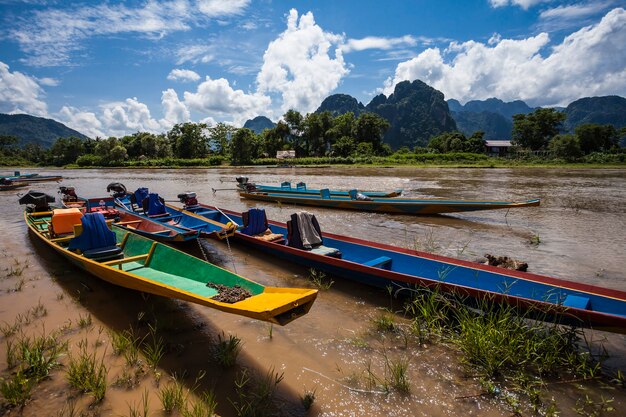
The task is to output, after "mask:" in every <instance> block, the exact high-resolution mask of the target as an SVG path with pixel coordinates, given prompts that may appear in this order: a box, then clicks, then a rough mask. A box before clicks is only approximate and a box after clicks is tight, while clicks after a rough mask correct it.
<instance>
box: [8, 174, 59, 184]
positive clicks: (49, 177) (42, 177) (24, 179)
mask: <svg viewBox="0 0 626 417" xmlns="http://www.w3.org/2000/svg"><path fill="white" fill-rule="evenodd" d="M12 180H13V181H14V182H27V183H31V182H44V181H63V176H61V175H39V174H36V175H34V176H32V177H30V176H29V177H21V176H20V177H17V178H14V179H12Z"/></svg>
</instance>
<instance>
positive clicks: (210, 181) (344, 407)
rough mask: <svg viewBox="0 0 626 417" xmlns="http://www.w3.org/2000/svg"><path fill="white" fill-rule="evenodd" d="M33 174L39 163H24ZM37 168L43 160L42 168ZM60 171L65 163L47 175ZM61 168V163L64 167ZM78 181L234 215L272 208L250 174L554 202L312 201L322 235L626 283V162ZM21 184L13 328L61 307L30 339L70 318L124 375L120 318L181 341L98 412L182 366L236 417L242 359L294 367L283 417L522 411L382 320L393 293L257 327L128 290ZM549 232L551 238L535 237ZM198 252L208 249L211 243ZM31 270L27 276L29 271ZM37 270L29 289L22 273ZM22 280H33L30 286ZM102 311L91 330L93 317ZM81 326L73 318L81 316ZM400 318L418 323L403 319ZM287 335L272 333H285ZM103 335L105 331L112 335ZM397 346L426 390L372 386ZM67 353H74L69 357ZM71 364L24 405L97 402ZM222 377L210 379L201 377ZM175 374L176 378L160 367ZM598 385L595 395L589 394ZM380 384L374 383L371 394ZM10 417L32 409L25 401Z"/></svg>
mask: <svg viewBox="0 0 626 417" xmlns="http://www.w3.org/2000/svg"><path fill="white" fill-rule="evenodd" d="M22 171H24V172H26V170H24V169H23V170H22ZM32 171H36V170H32ZM45 172H47V173H51V172H52V171H50V170H46V171H45ZM59 172H60V171H59ZM62 174H63V175H64V177H65V180H64V181H63V183H62V184H63V185H66V186H67V185H73V186H75V187H76V189H77V192H78V193H79V194H80V195H83V196H86V197H97V196H101V195H105V194H106V185H107V184H108V183H110V182H114V181H120V182H122V183H124V184H125V185H126V186H127V187H128V189H129V190H133V189H135V188H137V187H139V186H148V187H150V188H151V190H153V191H158V192H159V193H160V194H161V195H162V196H164V197H165V198H166V199H168V200H173V199H175V198H176V194H178V193H180V192H183V191H196V192H197V193H198V195H199V200H200V201H202V202H206V203H209V204H215V205H219V206H221V207H224V208H229V209H233V210H245V209H247V208H249V207H255V206H261V204H260V203H256V202H248V201H245V200H240V199H239V197H238V195H237V193H236V192H234V191H217V192H216V193H215V195H213V193H212V192H211V189H212V188H215V189H219V188H230V189H234V182H233V179H234V177H235V176H236V175H239V174H245V175H247V176H248V177H250V179H251V180H252V181H256V182H258V183H264V184H278V183H280V181H282V180H291V181H292V183H296V182H298V181H305V182H307V184H308V185H309V186H310V187H311V188H319V187H322V186H329V187H331V188H344V189H346V188H361V189H364V188H367V189H378V190H387V189H395V188H403V189H404V190H405V192H406V195H407V197H442V198H451V199H452V198H455V199H474V200H480V199H493V200H525V199H529V198H541V199H542V205H541V206H540V207H538V208H529V209H519V210H511V211H510V212H509V213H508V214H507V213H504V212H482V213H476V214H468V215H465V214H464V215H453V216H438V217H413V216H394V215H383V214H364V213H358V212H349V211H339V210H323V209H315V208H313V207H311V208H308V209H307V210H309V211H311V212H313V213H314V214H316V216H317V217H318V219H319V220H320V223H321V225H322V230H329V231H333V232H337V233H341V234H347V235H354V236H359V237H363V238H365V239H371V240H377V241H380V242H385V243H390V244H394V245H398V246H404V247H414V248H418V249H422V250H424V249H426V250H431V251H436V252H438V253H442V254H446V255H451V256H455V257H461V258H464V259H470V260H474V259H477V258H480V257H482V255H483V254H484V253H492V254H496V255H508V256H512V257H514V258H517V259H522V260H524V261H526V262H528V263H529V265H530V268H529V270H530V271H532V272H537V273H542V274H547V275H554V276H558V277H562V278H567V279H572V280H579V281H582V282H588V283H592V284H595V285H603V286H608V287H611V288H617V289H621V290H625V289H626V280H624V278H623V265H625V264H626V253H625V251H624V248H626V236H625V235H624V233H623V230H626V228H625V226H626V224H625V223H626V216H624V211H626V206H625V205H624V202H625V201H626V189H625V188H624V184H626V172H624V171H620V170H579V171H576V170H574V171H572V170H570V171H565V170H545V169H520V170H511V169H463V170H456V169H414V168H354V167H350V168H306V169H295V168H281V169H277V168H253V169H246V170H243V169H232V168H228V169H216V170H128V171H124V170H64V171H62ZM57 187H58V184H55V183H43V184H36V185H34V186H33V187H31V188H32V189H37V190H41V191H45V192H47V193H49V194H53V195H54V194H56V191H57ZM15 194H16V193H15V192H12V193H3V194H2V195H1V196H0V207H1V208H2V210H3V213H5V217H4V220H3V221H2V222H1V226H0V233H2V234H3V235H4V236H5V238H4V239H3V240H2V242H1V243H0V245H1V246H0V250H1V254H0V290H1V293H0V300H1V301H0V305H1V307H0V323H5V322H6V323H14V322H15V319H16V316H17V315H18V314H22V315H24V314H25V313H26V312H27V311H28V310H29V309H31V308H32V307H34V306H36V305H37V304H38V303H41V304H43V305H44V306H45V308H46V310H47V315H46V316H44V317H42V318H39V319H37V320H34V321H33V322H32V323H30V324H28V325H23V326H22V330H23V331H24V332H25V333H27V334H41V333H42V332H43V331H45V332H51V331H54V330H59V329H62V331H63V337H64V339H65V340H69V341H70V346H71V347H73V349H76V347H77V346H78V344H79V343H80V341H81V340H83V339H86V340H87V343H88V344H89V346H92V347H93V348H94V349H95V350H96V351H97V352H98V355H99V357H104V358H105V363H106V364H108V366H109V380H110V383H113V382H114V381H115V380H116V378H119V376H120V375H122V374H123V372H124V369H125V364H124V360H123V359H122V358H120V357H117V356H115V355H114V354H113V353H112V348H111V344H110V339H111V338H110V336H109V335H108V333H107V330H108V329H113V330H116V331H119V332H121V331H124V330H126V329H128V328H129V327H130V326H132V327H133V328H135V329H137V331H138V332H143V333H145V332H146V331H147V324H148V323H154V322H155V321H156V323H157V325H158V328H159V335H161V336H162V337H163V338H164V339H165V343H166V354H165V356H164V358H163V360H162V361H161V363H160V366H159V369H158V370H157V371H156V372H155V371H151V370H149V369H147V367H146V366H145V365H144V370H143V373H142V374H141V375H140V377H139V383H138V384H137V385H136V386H134V387H133V388H132V389H126V388H115V387H111V386H110V387H109V389H108V391H107V394H106V397H105V400H104V401H103V402H102V404H100V405H98V406H97V407H93V408H92V409H91V412H92V413H93V415H129V404H131V405H132V404H139V403H140V401H141V396H142V393H143V392H144V391H145V390H147V392H148V393H149V402H150V410H151V413H150V415H164V414H163V413H162V412H161V411H160V408H161V407H160V401H159V399H158V391H159V388H160V387H163V386H164V384H167V383H168V380H169V379H170V377H169V375H178V376H179V377H180V378H181V379H182V380H183V381H184V384H185V387H186V388H188V389H191V388H192V387H194V386H196V385H197V386H198V389H197V391H198V392H200V391H201V390H203V389H214V390H215V392H216V395H217V399H218V403H219V405H218V408H217V412H218V413H219V414H220V415H224V416H229V415H236V413H235V410H234V407H233V406H232V405H231V403H230V402H229V400H228V399H229V398H230V400H231V401H236V400H237V396H236V392H235V391H236V390H235V385H234V380H235V379H236V377H237V375H238V374H240V372H241V370H242V369H248V370H249V371H250V372H251V373H254V374H258V375H266V374H267V373H268V372H269V371H270V370H274V371H275V372H278V373H284V380H283V381H282V382H281V383H280V384H279V385H278V387H279V392H278V398H279V401H278V402H277V403H278V405H279V410H278V414H280V415H289V416H291V415H293V416H298V415H306V411H305V410H304V408H303V406H302V404H301V402H300V399H301V397H302V396H303V395H304V394H305V393H306V392H311V391H315V402H314V406H313V409H312V410H311V411H310V412H309V413H310V414H309V415H321V416H357V415H373V416H387V415H389V416H405V415H416V416H465V415H480V416H506V415H511V410H510V408H508V407H507V406H506V405H504V404H502V403H501V402H499V401H497V400H494V399H492V398H488V397H485V396H482V395H480V394H481V393H482V389H481V387H480V385H479V383H478V381H477V380H476V379H475V378H472V377H471V376H468V375H466V372H465V370H464V368H463V367H462V366H461V364H460V363H459V358H458V354H457V353H456V352H455V351H454V349H451V348H449V347H446V346H442V345H428V346H423V345H419V344H417V343H416V342H415V341H412V340H410V341H409V342H407V341H406V339H404V338H403V337H402V336H401V335H398V334H397V333H396V334H394V333H384V332H383V333H381V332H379V331H376V329H375V327H374V325H373V324H372V319H373V318H374V317H376V316H377V315H379V314H380V311H381V309H383V308H389V307H392V308H395V309H398V308H399V307H400V306H399V304H398V302H397V301H396V300H393V299H390V297H389V295H388V294H386V293H385V292H384V291H383V292H381V291H378V290H375V289H370V288H368V287H365V286H360V285H357V284H354V283H351V282H347V281H343V280H341V279H340V278H338V277H332V279H333V280H334V281H335V282H334V284H333V285H332V287H331V288H330V289H329V290H323V291H321V292H320V295H319V297H318V300H317V301H316V303H315V305H314V306H313V308H312V310H311V312H310V313H309V314H308V315H307V316H305V317H303V318H300V319H298V320H296V321H294V322H293V323H290V324H289V325H287V326H285V327H278V326H273V327H271V328H270V326H269V325H268V324H265V323H261V322H255V321H252V320H249V319H246V318H242V317H237V316H231V315H228V314H225V313H221V312H218V311H215V310H210V309H207V308H204V307H200V306H195V305H192V304H188V303H185V302H178V301H174V300H169V299H163V298H160V297H154V296H145V295H142V294H140V293H136V292H133V291H129V290H125V289H123V288H118V287H115V286H112V285H110V284H107V283H105V282H102V281H100V280H98V279H97V278H95V277H92V276H90V275H88V274H86V273H84V272H82V271H80V270H77V269H76V268H74V267H72V266H70V265H68V264H67V263H65V262H64V261H63V260H62V258H60V257H58V256H57V255H55V254H53V253H52V251H50V250H48V249H47V248H46V247H45V246H43V245H42V244H39V243H37V242H36V241H35V239H33V238H32V237H30V236H29V234H28V233H27V228H26V226H25V225H24V223H23V219H22V217H21V215H20V213H21V208H20V207H19V206H18V205H17V197H16V195H15ZM264 207H265V208H266V209H267V212H268V216H269V217H270V218H274V219H277V220H281V221H285V220H286V219H287V218H288V216H289V214H291V213H292V212H293V211H295V210H296V209H298V208H295V207H287V206H282V207H279V206H272V205H264ZM533 239H534V241H535V242H536V240H537V239H538V240H539V244H532V243H531V242H532V241H533ZM203 246H204V247H205V248H206V249H208V251H209V255H210V257H211V258H212V259H213V260H214V261H215V262H216V263H221V264H222V265H223V266H224V267H226V268H228V269H230V270H233V269H236V272H237V273H239V274H241V275H243V276H246V277H248V278H251V279H253V280H255V281H257V282H260V283H262V284H264V285H280V286H299V287H301V286H311V285H310V284H309V283H308V281H307V277H308V275H309V272H308V271H307V270H306V269H304V268H301V267H299V266H296V265H293V264H286V263H282V262H281V261H280V260H279V259H277V258H272V257H269V256H267V255H264V254H261V253H260V252H255V251H253V250H249V249H246V248H240V247H235V246H233V247H231V248H229V247H228V246H227V245H226V244H223V243H219V242H207V243H206V244H203ZM182 249H183V250H185V251H187V252H190V253H192V254H194V255H196V256H202V254H201V251H200V249H199V248H198V245H197V244H196V243H188V244H185V245H183V246H182ZM18 271H21V272H20V274H19V275H18V273H17V272H18ZM22 280H23V281H24V283H23V284H20V283H21V282H22ZM20 286H21V290H19V291H15V289H16V288H19V287H20ZM88 316H90V317H92V319H93V323H92V325H91V326H88V327H86V328H80V326H79V325H78V323H79V321H80V320H81V318H85V317H88ZM70 321H71V322H70ZM396 321H397V322H398V323H399V325H400V326H401V327H402V326H405V327H406V326H408V322H407V321H405V319H403V317H402V316H401V315H397V316H396ZM222 332H223V333H224V334H225V335H229V334H233V335H236V336H237V337H239V338H241V340H242V352H241V354H240V356H239V358H238V360H237V366H236V367H235V368H234V369H229V370H224V369H222V368H221V367H220V366H219V365H218V364H217V363H216V361H215V359H214V358H213V355H212V354H211V347H212V346H213V345H214V344H215V341H216V340H217V338H218V335H221V334H222ZM270 335H271V337H270ZM590 337H592V338H594V339H606V341H605V345H606V347H607V349H608V350H609V352H610V353H612V354H613V357H612V358H611V360H610V361H609V363H608V364H609V366H611V367H613V368H614V369H615V368H621V369H624V368H626V367H625V366H624V364H625V363H626V343H624V342H625V341H626V339H625V338H624V336H621V335H610V334H604V333H599V332H598V333H595V334H594V333H590ZM2 339H3V340H2V341H0V343H1V344H0V371H1V372H2V373H1V375H2V376H6V375H7V374H8V373H9V371H7V369H6V368H7V366H6V344H5V340H4V339H6V338H5V337H2ZM98 341H99V342H98ZM385 357H388V358H391V359H392V360H394V359H404V358H406V359H408V360H409V374H408V375H409V381H410V384H411V390H410V394H408V395H406V394H401V393H398V392H395V391H393V390H392V391H391V392H390V393H389V394H382V393H378V391H380V389H379V388H378V387H371V386H369V387H368V386H367V382H368V378H367V375H368V372H367V371H368V369H370V370H371V371H372V372H373V374H374V375H377V376H379V377H383V376H384V372H385V371H384V367H383V364H384V361H385ZM61 362H64V363H67V360H66V358H62V359H61ZM65 372H66V369H65V368H63V367H61V368H58V369H56V370H55V371H54V372H53V373H52V377H51V378H50V379H49V380H46V381H44V382H42V383H41V384H40V385H39V387H38V388H37V389H35V390H34V393H33V399H32V401H31V402H30V403H29V404H28V405H27V406H26V407H25V408H24V410H23V412H24V413H23V414H24V415H29V416H39V415H57V412H58V411H59V410H61V409H62V407H63V406H64V405H65V404H66V402H67V399H68V397H71V398H76V399H77V401H78V403H77V404H78V405H77V408H78V409H81V410H83V409H88V406H89V403H90V398H89V395H79V394H78V393H75V392H74V391H73V390H71V389H69V388H68V384H67V382H66V379H65ZM203 372H206V374H205V376H204V377H203V378H202V379H201V380H200V381H197V382H196V377H197V376H198V375H202V374H203ZM158 375H160V378H159V376H158ZM581 387H583V388H584V390H582V389H581ZM364 391H369V392H364ZM584 394H589V395H591V396H594V398H599V396H600V395H603V396H604V397H605V398H614V402H613V404H612V405H613V406H614V407H615V408H616V409H617V410H619V409H623V407H624V404H626V395H625V394H624V392H623V390H621V389H620V390H610V391H609V390H604V389H603V388H602V385H601V384H598V383H593V382H592V383H585V384H584V386H582V384H558V385H554V386H552V387H549V388H548V391H547V399H549V397H550V396H552V397H554V398H555V400H556V401H557V403H558V407H559V410H560V411H561V415H564V416H567V415H577V414H576V413H575V412H574V411H573V408H574V406H575V405H576V401H577V400H578V398H579V397H580V396H581V395H584ZM9 415H17V412H16V410H10V413H9Z"/></svg>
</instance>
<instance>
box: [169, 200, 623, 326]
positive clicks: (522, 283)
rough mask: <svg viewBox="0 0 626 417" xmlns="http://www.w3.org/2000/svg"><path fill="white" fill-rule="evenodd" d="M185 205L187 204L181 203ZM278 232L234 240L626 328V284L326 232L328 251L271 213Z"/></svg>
mask: <svg viewBox="0 0 626 417" xmlns="http://www.w3.org/2000/svg"><path fill="white" fill-rule="evenodd" d="M180 210H182V209H180ZM193 211H194V212H195V214H196V215H197V216H198V217H206V218H209V219H210V220H211V223H210V225H208V226H207V227H215V226H214V225H215V223H222V224H223V225H224V226H223V227H222V229H219V230H218V229H217V228H216V229H214V230H215V233H214V234H213V236H214V237H218V235H220V234H223V233H224V230H225V229H227V228H228V227H227V223H228V222H231V223H232V222H235V223H237V224H238V225H240V226H241V225H242V224H243V223H242V215H241V213H237V212H233V211H229V210H222V209H219V208H217V207H212V206H207V205H199V206H198V207H197V208H194V209H193ZM269 226H270V229H271V231H272V232H273V233H275V234H282V235H283V237H284V238H285V239H282V240H276V241H266V240H262V239H259V238H256V237H252V236H248V235H246V234H244V233H241V232H240V231H237V232H234V235H233V237H232V240H233V241H234V242H241V243H244V244H247V245H250V246H253V247H254V248H257V249H259V250H260V251H263V252H267V253H270V254H272V255H275V256H277V257H279V258H281V259H286V260H289V261H292V262H295V263H298V264H301V265H304V266H306V267H311V268H316V269H319V270H322V271H325V272H327V273H330V274H333V275H334V276H338V277H344V278H348V279H352V280H354V281H357V282H360V283H363V284H368V285H373V286H376V287H379V288H388V287H390V286H392V287H393V288H394V289H399V288H419V287H430V288H438V289H439V290H441V291H444V292H451V293H457V294H461V295H466V296H470V297H473V298H475V299H478V298H481V297H490V299H493V300H494V301H495V302H498V303H502V304H509V305H513V306H515V307H516V308H519V309H522V310H524V309H533V308H537V309H539V311H542V312H550V315H549V316H546V319H550V320H558V321H559V322H561V323H566V324H574V325H578V326H589V327H593V328H596V329H601V330H606V331H611V332H617V333H626V292H624V291H618V290H613V289H607V288H601V287H597V286H593V285H588V284H583V283H580V282H575V281H569V280H563V279H558V278H552V277H548V276H544V275H538V274H532V273H527V272H520V271H511V270H507V269H502V268H497V267H493V266H489V265H484V264H479V263H474V262H468V261H463V260H459V259H454V258H450V257H445V256H439V255H434V254H431V253H426V252H420V251H415V250H411V249H404V248H399V247H396V246H391V245H386V244H382V243H377V242H371V241H367V240H364V239H358V238H353V237H347V236H342V235H338V234H333V233H325V232H322V236H323V245H324V246H325V247H330V248H335V249H337V250H339V251H340V252H341V257H340V258H336V257H331V256H326V255H321V254H318V253H315V252H313V251H307V250H302V249H297V248H295V247H292V246H289V242H288V241H286V238H288V230H287V227H286V225H285V223H279V222H275V221H271V220H270V221H269Z"/></svg>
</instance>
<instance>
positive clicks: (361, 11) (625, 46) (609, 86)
mask: <svg viewBox="0 0 626 417" xmlns="http://www.w3.org/2000/svg"><path fill="white" fill-rule="evenodd" d="M0 19H1V20H2V24H1V25H0V112H2V113H28V114H33V115H37V116H44V117H50V118H54V119H56V120H59V121H61V122H63V123H65V124H67V125H68V126H70V127H73V128H75V129H77V130H79V131H81V132H83V133H85V134H87V135H89V136H92V137H95V136H101V137H105V136H109V135H114V136H121V135H124V134H128V133H133V132H136V131H140V130H141V131H151V132H155V133H159V132H164V131H167V130H168V129H169V128H171V126H173V125H174V124H175V123H180V122H185V121H194V122H198V121H205V122H208V123H216V122H220V121H225V122H229V123H233V124H235V125H238V126H240V125H242V124H243V122H245V120H246V119H248V118H252V117H254V116H257V115H265V116H268V117H270V118H271V119H272V120H274V121H276V120H278V119H279V118H280V117H281V115H282V114H284V112H285V111H286V110H287V109H289V108H295V109H296V110H299V111H300V112H302V113H308V112H312V111H314V110H315V109H316V108H317V107H318V106H319V104H320V103H321V101H322V100H323V99H324V98H325V97H327V96H328V95H330V94H334V93H346V94H350V95H352V96H354V97H356V98H357V99H358V100H360V101H362V102H363V103H364V104H367V103H368V102H369V101H370V100H371V99H372V97H374V96H375V95H377V94H380V93H384V94H386V95H389V94H390V93H391V92H393V87H394V86H395V84H397V83H398V82H400V81H403V80H407V79H408V80H414V79H421V80H422V81H424V82H426V83H428V84H430V85H432V86H433V87H435V88H437V89H439V90H441V91H442V92H443V93H444V94H445V96H446V99H448V98H456V99H458V100H460V101H461V102H462V103H464V102H467V101H469V100H474V99H486V98H489V97H498V98H501V99H503V100H505V101H512V100H517V99H521V100H524V101H526V102H527V103H528V104H530V105H533V106H550V105H561V106H562V105H567V104H568V103H570V102H571V101H573V100H576V99H578V98H580V97H585V96H598V95H611V94H617V95H622V96H626V11H625V10H624V2H623V0H622V1H616V0H585V1H578V0H569V1H559V0H467V1H449V0H439V1H436V0H431V1H419V0H413V1H409V0H405V1H398V0H387V1H373V0H360V1H353V0H333V1H328V0H318V1H289V2H287V1H270V0H229V1H220V0H129V1H113V0H111V1H108V2H93V1H82V2H79V1H62V0H50V1H46V0H23V1H18V0H0Z"/></svg>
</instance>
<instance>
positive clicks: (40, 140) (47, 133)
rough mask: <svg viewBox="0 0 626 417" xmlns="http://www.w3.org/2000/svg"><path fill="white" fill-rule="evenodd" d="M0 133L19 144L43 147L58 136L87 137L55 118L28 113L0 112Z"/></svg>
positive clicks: (47, 146) (50, 144) (50, 143)
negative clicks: (16, 139) (15, 139)
mask: <svg viewBox="0 0 626 417" xmlns="http://www.w3.org/2000/svg"><path fill="white" fill-rule="evenodd" d="M0 135H2V136H14V137H16V138H18V139H19V143H18V145H20V146H23V145H26V144H27V143H33V144H36V145H40V146H42V147H44V148H49V147H50V146H52V144H53V143H54V142H55V141H56V140H57V139H58V138H66V137H70V136H74V137H77V138H81V139H87V136H85V135H83V134H82V133H80V132H78V131H76V130H74V129H70V128H69V127H67V126H65V125H64V124H63V123H59V122H57V121H56V120H52V119H45V118H43V117H35V116H30V115H28V114H2V113H0Z"/></svg>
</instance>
